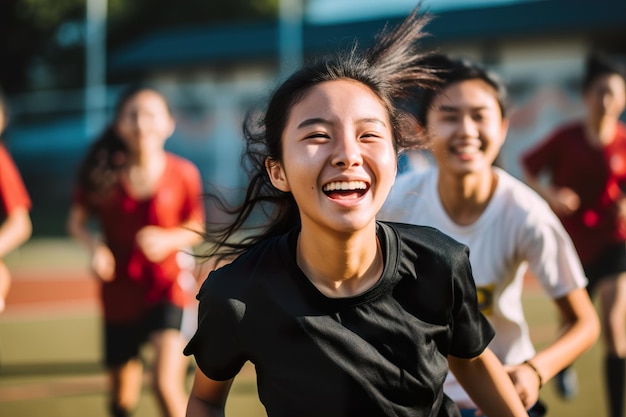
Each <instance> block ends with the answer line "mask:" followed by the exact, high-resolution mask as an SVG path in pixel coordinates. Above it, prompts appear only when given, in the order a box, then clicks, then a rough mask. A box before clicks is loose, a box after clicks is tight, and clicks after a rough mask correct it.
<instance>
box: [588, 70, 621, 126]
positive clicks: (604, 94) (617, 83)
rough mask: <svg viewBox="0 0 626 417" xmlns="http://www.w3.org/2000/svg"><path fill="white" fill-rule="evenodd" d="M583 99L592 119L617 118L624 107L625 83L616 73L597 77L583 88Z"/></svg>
mask: <svg viewBox="0 0 626 417" xmlns="http://www.w3.org/2000/svg"><path fill="white" fill-rule="evenodd" d="M583 100H584V102H585V105H586V107H587V110H588V112H589V116H590V117H591V119H592V120H594V121H600V120H602V119H611V120H617V119H619V117H620V115H621V114H622V112H623V111H624V108H625V107H626V85H625V82H624V79H623V78H622V77H620V76H619V75H617V74H606V75H601V76H599V77H597V78H596V79H595V80H594V81H593V83H591V85H590V86H589V87H588V88H587V89H586V90H585V92H584V94H583Z"/></svg>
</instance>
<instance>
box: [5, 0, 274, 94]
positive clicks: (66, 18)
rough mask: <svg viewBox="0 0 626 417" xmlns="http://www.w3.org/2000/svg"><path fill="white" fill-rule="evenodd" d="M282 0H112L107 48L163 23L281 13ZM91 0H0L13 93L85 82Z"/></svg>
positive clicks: (9, 85) (196, 22) (197, 22)
mask: <svg viewBox="0 0 626 417" xmlns="http://www.w3.org/2000/svg"><path fill="white" fill-rule="evenodd" d="M278 2H279V0H228V1H208V0H177V1H176V2H172V1H171V0H132V1H128V0H109V2H108V22H107V48H108V50H112V49H114V48H115V47H116V46H118V45H121V44H123V43H125V42H128V41H129V40H132V39H134V38H135V37H138V36H140V35H142V34H145V33H149V32H152V31H154V30H158V29H161V28H168V27H170V28H171V27H180V26H188V25H193V26H196V25H206V24H211V23H222V22H229V21H236V20H247V19H268V18H274V17H275V16H276V15H277V10H278ZM85 4H86V0H1V1H0V45H2V49H3V50H2V56H3V57H4V59H3V63H2V65H0V86H2V88H3V89H4V90H5V91H6V92H7V93H9V94H11V93H17V92H24V91H31V90H38V89H51V88H76V87H82V86H83V84H84V74H83V72H84V56H85V54H84V46H83V41H84V32H85V27H84V26H85V25H84V23H85V22H84V20H85V8H86V6H85Z"/></svg>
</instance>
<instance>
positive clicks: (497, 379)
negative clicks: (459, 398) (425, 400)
mask: <svg viewBox="0 0 626 417" xmlns="http://www.w3.org/2000/svg"><path fill="white" fill-rule="evenodd" d="M448 363H449V366H450V371H452V373H453V374H454V376H455V377H456V379H457V380H458V381H459V382H460V383H461V385H462V386H463V388H464V389H465V391H466V392H467V393H468V394H469V396H470V397H471V398H472V400H473V401H474V402H475V403H476V405H478V407H479V409H480V410H481V411H482V412H483V413H484V414H485V415H487V416H498V417H508V416H516V417H528V413H527V412H526V408H524V405H523V404H522V401H521V400H520V396H519V395H518V393H517V392H516V391H515V387H514V386H513V383H512V381H511V379H510V378H509V375H508V374H507V373H506V371H505V369H504V367H503V366H502V364H501V363H500V361H499V360H498V358H497V357H496V356H495V355H494V353H493V352H492V351H491V350H490V349H488V348H487V349H485V350H484V351H483V353H481V354H480V355H479V356H476V357H474V358H471V359H463V358H458V357H455V356H451V355H449V356H448Z"/></svg>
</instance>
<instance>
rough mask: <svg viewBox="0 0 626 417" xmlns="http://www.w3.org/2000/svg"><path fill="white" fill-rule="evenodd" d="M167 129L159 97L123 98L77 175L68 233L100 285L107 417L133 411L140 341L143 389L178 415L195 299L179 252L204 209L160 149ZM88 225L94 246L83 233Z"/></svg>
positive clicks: (192, 173) (196, 188)
mask: <svg viewBox="0 0 626 417" xmlns="http://www.w3.org/2000/svg"><path fill="white" fill-rule="evenodd" d="M174 128H175V121H174V118H173V116H172V114H171V111H170V109H169V106H168V104H167V102H166V100H165V97H164V96H163V95H162V94H161V93H159V92H158V91H157V90H155V89H153V88H147V87H138V88H137V87H134V88H132V89H130V90H129V91H128V92H127V93H126V94H124V95H123V96H122V98H121V100H120V102H119V104H118V106H117V110H116V113H115V118H114V120H113V122H112V123H111V124H110V126H109V127H108V128H107V129H106V130H105V131H104V133H103V134H102V136H101V137H100V138H99V139H98V140H97V141H96V142H95V143H94V144H93V145H92V146H91V148H90V149H89V151H88V153H87V156H86V158H85V159H84V161H83V163H82V165H81V167H80V168H79V172H78V181H77V186H76V189H75V192H74V196H73V201H72V206H71V209H70V213H69V218H68V230H69V233H70V234H71V235H72V236H73V237H74V238H76V239H77V240H78V241H79V242H82V243H83V244H84V245H85V246H86V247H88V248H89V249H90V251H91V254H92V258H91V268H92V270H93V272H94V274H95V275H96V276H97V277H98V278H99V279H100V280H101V284H102V285H101V301H102V306H103V315H104V323H105V364H106V366H107V368H108V370H109V373H110V376H111V383H112V393H111V415H113V416H115V417H118V416H128V415H130V413H131V412H132V410H133V409H134V408H135V406H136V404H137V402H138V399H139V395H140V392H141V382H142V374H143V369H142V365H141V361H140V359H139V352H140V347H141V346H142V345H143V344H145V343H146V342H149V343H150V345H151V346H152V348H153V349H154V364H153V366H152V368H153V378H154V383H153V384H152V385H153V386H154V387H155V391H156V397H157V400H158V401H159V406H160V409H161V411H162V414H163V415H164V416H166V417H182V416H183V415H184V413H185V407H186V400H187V394H186V392H185V389H184V377H185V372H186V369H187V362H186V359H185V357H184V356H183V354H182V349H183V346H184V344H185V340H184V337H183V335H182V333H181V325H182V317H183V312H184V310H185V307H186V306H187V305H188V304H189V302H191V301H193V293H194V291H195V288H193V287H192V288H193V290H192V291H189V290H190V288H189V286H193V285H195V281H194V280H193V275H192V273H191V270H190V269H191V268H190V266H189V260H190V256H191V255H190V254H189V250H190V249H191V248H192V246H194V245H195V244H197V243H199V242H200V241H201V240H202V236H201V232H202V230H203V227H204V226H203V225H204V207H203V204H202V186H201V179H200V174H199V172H198V169H197V168H196V166H195V165H193V164H192V163H191V162H190V161H188V160H186V159H183V158H181V157H179V156H175V155H173V154H171V153H169V152H167V151H165V149H164V145H165V142H166V140H167V139H168V138H169V137H170V136H171V135H172V133H173V132H174ZM90 218H95V219H96V221H97V224H98V226H99V230H100V232H101V234H102V237H99V236H98V234H96V233H94V232H93V231H92V230H91V228H90V227H88V226H89V219H90ZM192 266H193V262H192V265H191V267H192ZM190 280H191V281H190Z"/></svg>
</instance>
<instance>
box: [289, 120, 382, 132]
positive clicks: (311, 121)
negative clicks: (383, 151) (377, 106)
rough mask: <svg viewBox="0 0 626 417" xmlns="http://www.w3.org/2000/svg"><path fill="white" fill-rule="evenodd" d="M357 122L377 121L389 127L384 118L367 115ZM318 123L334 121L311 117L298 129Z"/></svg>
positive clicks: (330, 123)
mask: <svg viewBox="0 0 626 417" xmlns="http://www.w3.org/2000/svg"><path fill="white" fill-rule="evenodd" d="M357 123H376V124H379V125H381V126H383V127H387V123H385V122H384V120H381V119H378V118H375V117H365V118H363V119H359V120H357ZM316 124H322V125H332V124H333V123H332V122H331V121H330V120H327V119H324V118H322V117H313V118H311V119H306V120H303V121H302V122H300V124H299V125H298V129H301V128H303V127H307V126H311V125H316Z"/></svg>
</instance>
